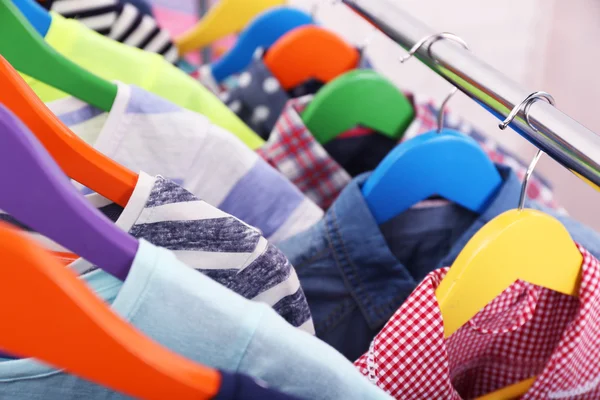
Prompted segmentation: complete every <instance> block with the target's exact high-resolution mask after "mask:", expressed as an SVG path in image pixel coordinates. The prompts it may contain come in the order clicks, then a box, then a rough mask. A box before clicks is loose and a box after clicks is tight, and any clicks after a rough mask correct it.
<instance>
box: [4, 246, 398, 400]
mask: <svg viewBox="0 0 600 400" xmlns="http://www.w3.org/2000/svg"><path fill="white" fill-rule="evenodd" d="M83 278H84V279H85V280H86V281H87V283H88V284H89V285H91V287H92V288H93V289H94V291H95V292H96V293H98V294H99V295H100V296H101V297H102V298H103V299H104V300H106V301H107V302H109V303H112V308H113V309H114V310H115V311H116V312H117V313H118V314H120V315H121V316H122V317H123V318H125V319H126V320H128V321H129V322H130V323H131V324H133V325H135V326H136V327H137V328H138V329H140V330H141V331H142V332H144V333H145V334H146V335H148V336H149V337H151V338H152V339H154V340H156V341H157V342H159V343H162V344H163V345H165V346H166V347H168V348H170V349H171V350H174V351H175V352H177V353H179V354H182V355H184V356H186V357H187V358H189V359H192V360H195V361H197V362H200V363H202V364H205V365H208V366H211V367H213V368H218V369H222V370H225V371H230V372H234V373H244V374H247V375H250V376H252V377H254V378H258V379H261V380H263V381H265V382H267V383H268V384H269V385H270V386H271V387H273V388H276V389H279V390H281V391H282V392H285V393H288V394H292V395H296V396H297V397H299V398H303V399H332V400H333V399H344V400H346V399H389V397H388V395H386V394H385V393H383V392H382V391H380V389H378V388H377V387H375V386H374V385H372V384H371V383H370V382H369V381H368V380H367V379H366V378H364V377H363V376H362V375H361V374H360V373H359V372H358V371H357V370H356V369H355V368H354V366H353V365H352V364H351V363H350V362H348V361H347V360H346V359H345V358H344V357H343V356H342V355H341V354H339V353H338V352H337V351H335V350H334V349H332V348H331V347H329V346H328V345H327V344H325V343H324V342H322V341H320V340H319V339H317V338H315V337H314V336H311V335H309V334H308V333H305V332H302V331H300V330H298V329H296V328H294V327H292V326H291V325H289V324H288V323H287V322H286V321H285V320H283V319H282V318H281V317H280V316H279V315H278V314H276V313H275V312H274V311H273V310H272V309H271V308H269V307H268V306H266V305H264V304H261V303H256V302H251V301H249V300H246V299H244V298H243V297H241V296H239V295H237V294H235V293H234V292H232V291H230V290H229V289H226V288H225V287H223V286H221V285H219V284H218V283H216V282H214V281H212V280H211V279H209V278H208V277H206V276H204V275H203V274H199V273H198V272H196V271H194V270H193V269H191V268H189V267H187V266H186V265H184V264H182V263H181V262H180V261H178V260H177V259H176V257H175V255H174V254H173V253H172V252H170V251H169V250H166V249H161V248H158V247H155V246H154V245H152V244H150V243H148V242H146V241H144V240H141V241H140V247H139V251H138V254H137V255H136V258H135V260H134V263H133V266H132V268H131V270H130V272H129V275H128V277H127V279H126V280H125V282H124V283H121V282H120V281H118V280H117V279H115V278H113V277H112V276H110V275H108V274H106V273H104V272H103V271H101V270H96V271H93V272H91V273H89V274H86V275H84V277H83ZM11 329H18V328H17V327H12V328H11ZM39 334H40V338H41V337H43V334H44V333H43V332H40V333H39ZM67 346H68V344H67ZM65 351H69V350H68V348H65ZM82 357H85V354H82ZM114 368H115V373H122V374H127V373H128V372H129V371H119V365H118V364H115V366H114ZM0 398H2V399H23V400H42V399H44V400H70V399H73V400H74V399H92V400H93V399H124V398H126V397H125V396H123V395H120V394H117V393H114V392H111V391H108V390H106V389H104V388H101V387H99V386H97V385H95V384H92V383H88V382H86V381H83V380H81V379H78V378H76V377H73V376H70V375H67V374H65V373H63V372H61V371H57V370H53V369H51V368H49V367H47V366H45V365H43V364H40V363H37V362H36V361H34V360H32V359H23V360H11V361H2V362H0Z"/></svg>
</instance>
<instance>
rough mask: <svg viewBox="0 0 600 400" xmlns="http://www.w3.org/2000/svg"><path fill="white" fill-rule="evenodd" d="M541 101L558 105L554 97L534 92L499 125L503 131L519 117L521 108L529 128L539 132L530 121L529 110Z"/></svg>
mask: <svg viewBox="0 0 600 400" xmlns="http://www.w3.org/2000/svg"><path fill="white" fill-rule="evenodd" d="M540 99H543V100H546V101H547V102H548V103H550V104H551V105H555V104H556V102H555V101H554V97H552V95H551V94H550V93H547V92H543V91H537V92H533V93H531V94H530V95H529V96H527V97H526V98H525V100H523V101H522V102H521V103H519V104H518V105H516V106H515V107H514V108H513V109H512V110H511V112H510V113H509V114H508V116H507V117H506V119H505V120H504V121H502V122H500V124H499V125H498V126H499V127H500V129H502V130H504V129H506V128H507V127H508V125H510V123H511V122H513V120H514V119H515V118H516V117H517V115H518V114H519V111H521V108H523V114H525V121H527V125H529V127H530V128H531V129H533V130H534V131H536V132H537V129H536V128H535V126H533V124H532V123H531V121H530V120H529V109H530V108H531V105H532V104H533V103H535V102H536V101H538V100H540Z"/></svg>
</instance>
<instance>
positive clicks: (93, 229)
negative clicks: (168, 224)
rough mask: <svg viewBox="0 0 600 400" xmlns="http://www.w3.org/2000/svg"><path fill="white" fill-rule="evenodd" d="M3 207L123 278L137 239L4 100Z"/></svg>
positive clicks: (0, 139) (0, 124)
mask: <svg viewBox="0 0 600 400" xmlns="http://www.w3.org/2000/svg"><path fill="white" fill-rule="evenodd" d="M0 180H1V181H2V184H3V187H4V189H5V190H2V191H0V209H2V210H3V211H5V212H7V213H8V214H10V215H11V216H12V217H13V218H15V219H17V221H19V222H21V223H22V224H25V225H27V226H28V227H30V228H31V229H34V230H35V231H37V232H39V233H41V234H42V235H44V236H46V237H48V238H50V239H52V240H54V241H55V242H57V243H59V244H60V245H62V246H64V247H66V248H67V249H69V250H70V251H73V252H75V253H77V254H78V255H79V256H81V257H83V258H85V259H86V260H88V261H90V262H91V263H93V264H95V265H97V266H98V267H100V268H102V269H103V270H105V271H106V272H108V273H110V274H111V275H113V276H115V277H116V278H118V279H121V280H124V279H125V278H126V277H127V274H128V273H129V269H130V268H131V264H132V262H133V259H134V257H135V255H136V253H137V248H138V241H137V240H136V239H135V238H133V237H132V236H130V235H129V234H128V233H126V232H124V231H122V230H121V229H120V228H118V227H117V226H116V225H114V224H113V223H112V222H111V221H110V220H108V219H107V218H106V217H105V216H104V215H102V214H101V213H100V212H99V211H98V210H97V209H95V208H94V207H93V206H92V205H91V204H90V203H88V202H87V201H86V199H85V198H84V197H83V195H81V194H80V193H79V192H78V191H77V189H75V187H74V186H73V184H72V183H71V182H70V180H69V179H67V177H66V176H65V175H64V173H63V172H62V170H61V169H60V168H59V167H58V165H57V164H56V163H55V162H54V160H53V159H52V157H51V156H50V155H49V154H48V152H47V151H46V150H45V149H44V148H43V147H42V145H41V144H40V142H38V140H37V139H36V138H35V137H34V136H33V134H32V133H31V131H29V129H27V127H25V125H23V124H22V123H21V121H20V120H19V119H18V118H17V117H15V116H14V115H13V114H12V113H11V112H10V111H9V110H8V109H7V108H6V107H5V106H4V105H2V104H0Z"/></svg>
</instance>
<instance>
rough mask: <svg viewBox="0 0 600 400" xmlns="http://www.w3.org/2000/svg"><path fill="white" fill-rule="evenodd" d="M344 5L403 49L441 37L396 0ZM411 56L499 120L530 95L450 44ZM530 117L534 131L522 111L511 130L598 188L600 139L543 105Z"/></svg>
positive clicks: (354, 0)
mask: <svg viewBox="0 0 600 400" xmlns="http://www.w3.org/2000/svg"><path fill="white" fill-rule="evenodd" d="M343 3H344V4H346V5H347V6H349V7H350V8H351V9H353V10H354V11H356V12H357V13H358V14H359V15H361V16H362V17H364V18H365V19H367V20H368V21H369V22H371V23H372V24H373V25H374V26H375V27H376V28H378V29H379V30H380V31H381V32H383V33H384V34H385V35H387V36H388V37H389V38H391V39H392V40H393V41H395V42H396V43H398V44H399V45H400V46H402V47H403V48H405V49H407V50H408V49H410V48H411V47H413V46H414V45H415V44H416V43H417V42H418V41H419V40H421V39H423V38H425V37H427V36H430V35H432V34H436V33H439V32H435V31H434V30H432V29H431V28H429V27H427V26H426V25H424V24H423V23H421V22H420V21H418V20H417V19H415V18H414V17H412V16H411V15H410V14H409V13H407V12H406V11H404V10H403V9H402V8H401V6H400V5H399V4H398V3H399V2H398V0H343ZM415 55H416V56H417V57H418V58H419V59H420V60H421V61H422V62H423V63H425V64H426V65H427V66H429V68H431V69H432V70H433V71H434V72H436V73H437V74H439V75H440V76H442V77H443V78H445V79H446V80H447V81H449V82H450V83H452V84H453V85H454V86H456V87H457V88H459V89H460V90H461V91H462V92H463V93H465V94H466V95H468V96H469V97H471V98H472V99H474V100H475V101H477V102H478V103H479V104H481V105H482V106H483V107H484V108H486V109H487V110H488V111H490V112H491V113H492V114H494V115H495V116H496V117H498V118H499V119H501V120H502V119H504V118H505V117H506V116H507V115H508V113H509V112H510V111H511V110H512V109H513V108H514V107H515V106H516V105H519V104H521V102H522V101H523V100H524V99H525V98H526V97H527V96H529V95H530V94H531V93H532V92H533V90H526V89H525V88H523V87H520V86H519V85H517V84H516V83H515V82H514V81H512V80H511V79H509V78H507V77H506V76H504V75H503V74H501V73H500V72H499V71H497V70H496V69H494V68H493V67H491V66H490V65H488V64H486V63H485V62H483V61H481V60H480V59H478V58H477V56H476V55H474V54H473V53H471V52H470V51H469V50H466V49H464V48H463V47H462V46H461V45H460V44H457V43H455V42H454V41H450V40H444V39H442V40H438V41H436V42H434V43H433V44H432V45H431V46H430V48H429V49H428V48H427V46H422V47H421V48H420V49H419V51H418V52H417V53H416V54H415ZM558 102H559V103H560V99H558ZM529 119H530V121H531V123H532V124H533V126H534V127H535V128H537V130H536V129H532V128H531V127H530V126H529V125H528V124H527V122H526V121H525V115H524V113H523V109H521V110H520V111H519V114H518V116H517V118H516V119H515V120H514V122H513V123H512V124H511V127H512V128H513V129H515V130H516V131H517V132H518V133H519V134H521V136H523V137H524V138H525V139H527V140H528V141H529V142H531V143H532V144H533V145H535V146H536V147H538V148H539V149H541V150H543V151H544V152H545V153H546V154H548V155H549V156H550V157H552V158H553V159H554V160H556V161H557V162H559V163H560V164H561V165H563V166H564V167H566V168H568V169H570V170H571V171H573V172H575V173H577V174H578V175H579V177H582V179H583V180H584V181H586V182H587V183H588V184H590V185H591V186H593V187H596V186H600V136H599V135H597V134H596V133H594V132H592V131H590V130H589V129H587V128H586V127H584V126H583V125H581V124H580V123H579V122H577V121H575V120H574V119H572V118H571V117H569V116H568V115H566V114H564V113H562V112H561V111H560V110H559V109H557V108H555V107H554V106H552V105H550V104H549V103H547V102H546V101H536V102H534V103H532V104H531V107H530V108H529ZM498 133H501V131H500V129H499V130H498ZM596 188H597V187H596Z"/></svg>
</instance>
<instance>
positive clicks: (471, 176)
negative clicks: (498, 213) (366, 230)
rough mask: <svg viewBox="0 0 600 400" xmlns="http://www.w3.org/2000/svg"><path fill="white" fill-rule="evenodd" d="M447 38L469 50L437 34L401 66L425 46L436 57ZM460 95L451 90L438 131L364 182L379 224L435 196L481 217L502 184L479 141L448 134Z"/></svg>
mask: <svg viewBox="0 0 600 400" xmlns="http://www.w3.org/2000/svg"><path fill="white" fill-rule="evenodd" d="M442 39H450V40H453V41H455V42H457V43H459V44H460V45H462V46H463V47H464V48H465V49H467V50H468V49H469V47H468V46H467V44H466V43H465V42H464V41H463V40H462V39H461V38H459V37H457V36H456V35H453V34H451V33H447V32H444V33H437V34H433V35H430V36H427V37H425V38H423V39H421V40H419V41H418V42H417V43H416V44H415V45H414V46H413V47H412V48H411V49H410V51H409V52H408V55H407V56H404V57H402V58H401V59H400V62H405V61H407V60H408V59H410V58H411V57H412V56H413V55H414V54H415V53H416V52H417V51H418V50H419V48H420V47H422V46H424V45H426V46H427V51H428V52H429V56H430V57H431V58H433V56H432V55H431V45H432V44H433V43H435V42H436V41H438V40H442ZM457 90H458V89H457V88H452V90H451V91H450V93H449V94H448V96H446V99H445V100H444V102H443V103H442V106H441V107H440V110H439V113H438V118H437V122H438V128H437V131H431V132H427V133H425V134H423V135H420V136H417V137H415V138H413V139H410V140H408V141H406V142H404V143H402V144H400V145H398V146H396V148H394V149H393V150H392V151H391V152H390V153H389V154H388V155H387V156H386V157H385V158H384V159H383V161H382V162H381V163H380V164H379V165H378V166H377V168H375V171H373V173H372V174H371V176H370V177H369V179H367V181H366V182H365V185H364V186H363V188H362V193H363V196H364V198H365V201H366V202H367V205H368V206H369V209H370V210H371V213H372V214H373V216H374V217H375V220H376V221H377V223H378V224H382V223H384V222H386V221H388V220H390V219H391V218H393V217H395V216H396V215H399V214H401V213H403V212H404V211H406V210H408V209H409V208H410V207H412V206H413V205H415V204H417V203H418V202H420V201H423V200H426V199H427V198H429V197H431V196H434V195H439V196H442V197H444V198H446V199H447V200H450V201H453V202H454V203H457V204H460V205H461V206H463V207H465V208H468V209H469V210H471V211H474V212H477V213H481V212H482V211H483V208H484V207H485V206H486V205H487V203H488V202H489V200H490V199H491V198H492V197H493V196H494V195H495V194H496V191H497V190H498V188H499V187H500V185H501V184H502V177H501V176H500V173H499V172H498V170H497V169H496V166H495V165H494V163H493V162H492V160H490V158H489V157H488V156H487V154H486V153H485V152H484V151H483V149H482V148H481V147H480V146H479V144H478V143H477V142H476V141H475V139H473V138H471V137H469V136H466V135H463V134H461V133H460V132H458V131H454V130H451V129H444V109H445V107H446V104H447V103H448V101H449V100H450V98H451V97H452V96H453V95H454V94H455V93H456V92H457Z"/></svg>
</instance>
